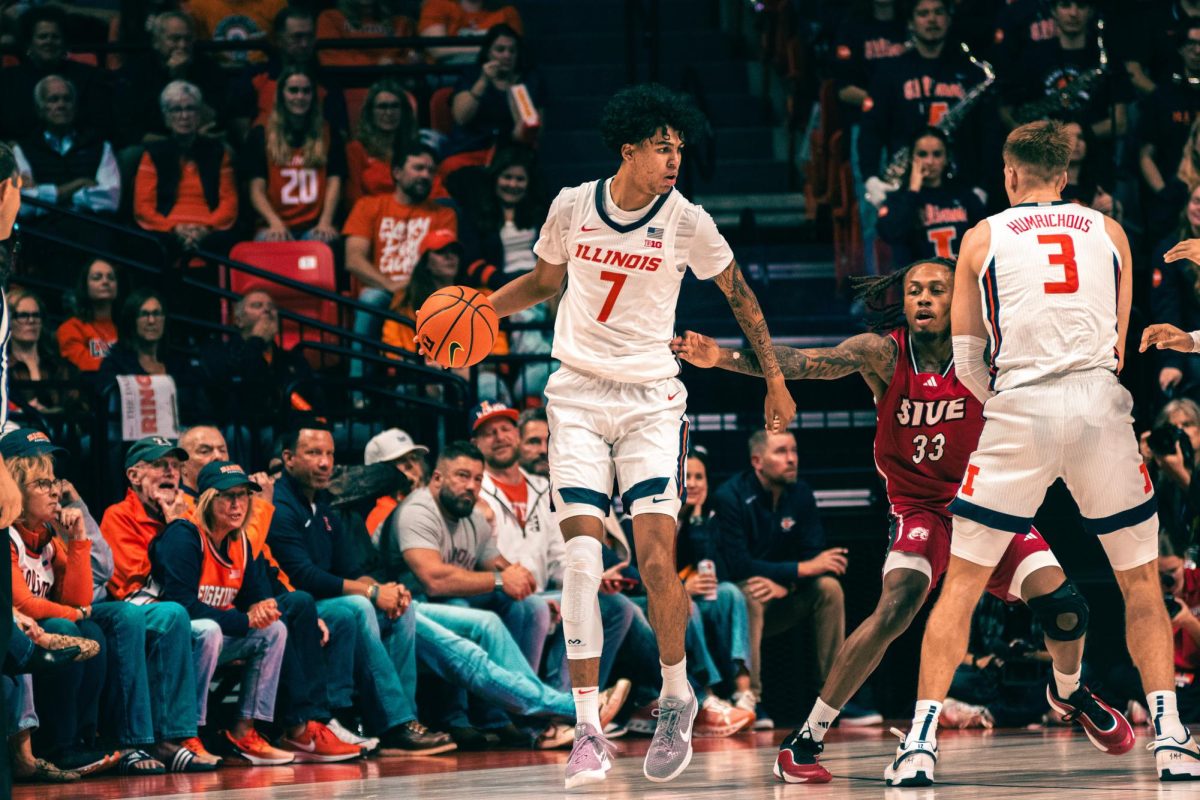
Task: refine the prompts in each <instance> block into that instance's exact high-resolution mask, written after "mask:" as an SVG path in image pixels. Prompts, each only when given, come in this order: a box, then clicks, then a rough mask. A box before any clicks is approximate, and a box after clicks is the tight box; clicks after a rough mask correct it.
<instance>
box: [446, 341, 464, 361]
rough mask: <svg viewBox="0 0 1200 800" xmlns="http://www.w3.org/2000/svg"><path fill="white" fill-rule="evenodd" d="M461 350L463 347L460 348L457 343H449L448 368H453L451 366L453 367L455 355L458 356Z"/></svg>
mask: <svg viewBox="0 0 1200 800" xmlns="http://www.w3.org/2000/svg"><path fill="white" fill-rule="evenodd" d="M462 349H463V346H462V345H461V344H459V343H458V342H451V343H450V353H449V356H450V366H451V367H453V366H454V357H455V356H456V355H458V353H459V351H460V350H462Z"/></svg>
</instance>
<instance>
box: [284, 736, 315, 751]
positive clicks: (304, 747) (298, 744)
mask: <svg viewBox="0 0 1200 800" xmlns="http://www.w3.org/2000/svg"><path fill="white" fill-rule="evenodd" d="M288 744H290V745H291V746H292V747H294V748H296V749H297V750H303V751H304V752H306V753H315V752H316V751H317V740H316V739H313V740H312V741H311V742H309V743H308V744H305V743H304V742H297V741H289V742H288Z"/></svg>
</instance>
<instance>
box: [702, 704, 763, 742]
mask: <svg viewBox="0 0 1200 800" xmlns="http://www.w3.org/2000/svg"><path fill="white" fill-rule="evenodd" d="M753 724H754V714H753V712H750V711H747V710H746V709H744V708H738V707H737V706H731V705H729V703H726V702H725V701H724V700H722V699H721V698H719V697H717V696H716V695H715V694H710V695H709V696H708V697H706V698H704V703H703V704H702V705H701V706H700V713H699V715H697V717H696V735H697V736H700V737H722V736H732V735H733V734H735V733H737V732H738V731H741V730H745V729H746V728H748V727H750V726H751V725H753Z"/></svg>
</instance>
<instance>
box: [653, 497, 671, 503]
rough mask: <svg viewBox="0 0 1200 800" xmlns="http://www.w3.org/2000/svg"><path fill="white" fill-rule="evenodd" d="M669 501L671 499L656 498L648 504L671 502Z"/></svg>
mask: <svg viewBox="0 0 1200 800" xmlns="http://www.w3.org/2000/svg"><path fill="white" fill-rule="evenodd" d="M671 499H672V498H670V497H656V498H654V499H653V500H651V501H650V502H651V503H669V502H671Z"/></svg>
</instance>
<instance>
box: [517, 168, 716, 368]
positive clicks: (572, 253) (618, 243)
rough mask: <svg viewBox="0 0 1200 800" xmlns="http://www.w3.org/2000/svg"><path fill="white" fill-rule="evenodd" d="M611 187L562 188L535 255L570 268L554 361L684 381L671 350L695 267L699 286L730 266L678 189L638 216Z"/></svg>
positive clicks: (708, 220)
mask: <svg viewBox="0 0 1200 800" xmlns="http://www.w3.org/2000/svg"><path fill="white" fill-rule="evenodd" d="M608 184H609V181H591V182H589V183H585V184H583V185H582V186H575V187H571V188H567V189H563V190H562V191H561V192H559V194H558V197H556V198H555V200H554V203H553V204H552V205H551V206H550V213H549V215H548V217H547V218H546V224H545V225H544V226H543V227H542V233H541V236H540V237H539V238H538V241H537V244H536V245H535V246H534V248H533V251H534V252H535V253H536V254H537V255H538V257H539V258H541V259H542V260H544V261H546V262H549V263H551V264H566V265H567V289H566V292H565V293H564V295H563V299H562V303H561V305H560V306H559V309H558V318H557V320H556V321H555V323H554V348H553V352H552V355H553V356H554V358H557V359H558V360H560V361H562V362H563V364H565V365H567V366H568V367H573V368H575V369H577V370H579V371H581V372H584V373H587V374H591V375H596V376H599V377H601V378H607V379H608V380H612V381H617V382H621V383H647V382H650V381H656V380H662V379H664V378H670V377H672V376H674V375H676V374H677V373H678V372H679V364H678V362H677V361H676V360H675V357H674V356H673V355H672V354H671V350H670V347H669V343H670V341H671V337H672V336H673V335H674V331H675V304H676V301H677V300H678V299H679V286H680V283H681V282H682V281H683V275H684V272H685V271H686V270H687V267H688V265H689V264H690V265H691V267H692V271H693V272H695V273H696V276H697V277H698V278H700V279H702V280H707V279H708V278H712V277H713V276H715V275H717V274H719V273H720V272H721V271H722V270H724V269H725V268H726V267H728V266H729V263H730V262H731V261H732V260H733V252H732V251H731V250H730V249H729V245H728V243H726V241H725V239H724V237H722V236H721V234H720V232H718V231H717V226H716V224H715V223H714V222H713V221H712V217H710V216H709V215H708V213H707V212H706V211H704V209H702V208H700V207H699V206H697V205H694V204H693V203H690V202H689V201H688V200H686V199H685V198H684V197H683V196H682V195H680V194H679V192H677V191H675V190H671V191H670V192H668V193H667V194H664V195H660V196H659V197H657V198H656V199H655V200H654V202H653V203H651V204H650V205H648V206H647V207H645V208H642V209H638V210H637V211H632V212H626V211H622V210H621V209H620V208H618V207H617V205H616V204H615V203H614V202H613V201H612V196H611V194H610V192H609V188H608Z"/></svg>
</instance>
